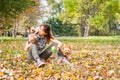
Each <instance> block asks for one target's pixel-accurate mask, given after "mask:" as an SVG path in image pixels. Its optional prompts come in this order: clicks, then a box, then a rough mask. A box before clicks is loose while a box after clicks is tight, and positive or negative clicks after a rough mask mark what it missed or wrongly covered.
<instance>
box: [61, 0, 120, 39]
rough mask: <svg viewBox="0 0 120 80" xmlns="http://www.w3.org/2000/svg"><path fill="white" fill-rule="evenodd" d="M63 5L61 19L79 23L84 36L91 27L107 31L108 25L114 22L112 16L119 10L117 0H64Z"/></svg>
mask: <svg viewBox="0 0 120 80" xmlns="http://www.w3.org/2000/svg"><path fill="white" fill-rule="evenodd" d="M64 7H65V12H64V13H62V14H61V15H60V17H61V19H62V20H63V22H70V23H73V24H77V25H79V27H80V28H79V29H80V31H81V32H80V33H81V36H84V37H87V36H88V35H89V31H90V30H91V29H92V30H94V31H95V32H101V31H102V32H103V31H104V32H106V33H109V29H110V27H112V26H115V25H114V24H116V18H115V17H114V16H115V15H116V13H119V11H120V10H119V9H120V6H119V1H118V0H72V1H71V0H64ZM111 21H112V22H113V23H112V24H110V23H111ZM109 22H110V23H109ZM98 34H99V33H98Z"/></svg>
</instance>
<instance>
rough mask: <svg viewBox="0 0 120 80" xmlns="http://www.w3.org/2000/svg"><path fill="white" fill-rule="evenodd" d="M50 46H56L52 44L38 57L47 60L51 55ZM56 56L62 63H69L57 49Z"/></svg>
mask: <svg viewBox="0 0 120 80" xmlns="http://www.w3.org/2000/svg"><path fill="white" fill-rule="evenodd" d="M52 46H56V45H55V44H54V43H52V44H50V45H49V46H48V47H47V48H46V49H45V50H43V51H42V53H41V54H40V55H39V56H40V58H42V59H44V60H46V59H48V58H49V57H50V56H51V54H52V51H51V48H52ZM57 55H58V58H60V59H62V61H63V62H65V63H66V64H70V62H69V61H68V60H67V59H66V57H64V55H63V52H62V50H61V49H59V50H58V51H57Z"/></svg>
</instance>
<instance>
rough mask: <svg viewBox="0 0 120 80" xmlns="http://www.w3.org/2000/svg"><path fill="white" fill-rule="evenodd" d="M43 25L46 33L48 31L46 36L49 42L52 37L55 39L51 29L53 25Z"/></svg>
mask: <svg viewBox="0 0 120 80" xmlns="http://www.w3.org/2000/svg"><path fill="white" fill-rule="evenodd" d="M41 26H43V27H44V31H45V33H47V34H46V35H45V37H46V38H47V43H49V42H50V40H51V39H54V36H53V34H52V30H51V26H50V25H49V24H43V25H41Z"/></svg>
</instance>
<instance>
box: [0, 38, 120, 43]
mask: <svg viewBox="0 0 120 80" xmlns="http://www.w3.org/2000/svg"><path fill="white" fill-rule="evenodd" d="M56 38H57V39H58V40H60V41H62V42H66V43H69V42H74V43H81V42H85V43H111V44H118V43H120V36H97V37H96V36H93V37H86V38H83V37H56ZM0 40H1V41H26V40H27V38H12V37H0Z"/></svg>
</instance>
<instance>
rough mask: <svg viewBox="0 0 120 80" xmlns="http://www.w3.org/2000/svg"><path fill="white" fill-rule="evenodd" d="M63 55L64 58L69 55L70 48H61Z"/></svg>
mask: <svg viewBox="0 0 120 80" xmlns="http://www.w3.org/2000/svg"><path fill="white" fill-rule="evenodd" d="M63 53H64V55H65V56H69V55H71V46H65V47H64V48H63Z"/></svg>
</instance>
